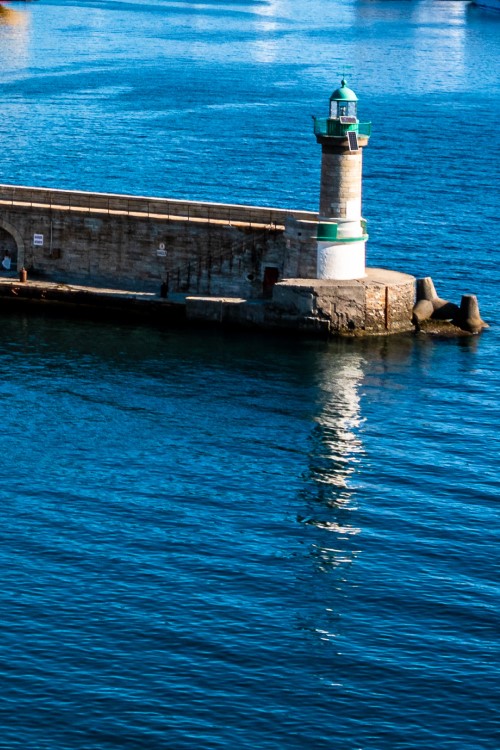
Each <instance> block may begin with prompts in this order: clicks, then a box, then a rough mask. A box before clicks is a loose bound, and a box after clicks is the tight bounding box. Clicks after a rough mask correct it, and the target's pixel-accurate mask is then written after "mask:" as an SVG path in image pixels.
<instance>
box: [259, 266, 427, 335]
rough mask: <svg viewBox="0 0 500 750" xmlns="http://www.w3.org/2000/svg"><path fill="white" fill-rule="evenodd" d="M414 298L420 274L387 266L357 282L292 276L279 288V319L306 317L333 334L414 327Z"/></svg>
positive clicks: (304, 319)
mask: <svg viewBox="0 0 500 750" xmlns="http://www.w3.org/2000/svg"><path fill="white" fill-rule="evenodd" d="M414 301H415V278H414V277H413V276H410V275H408V274H404V273H399V272H397V271H390V270H387V269H381V268H367V269H366V277H365V278H363V279H355V280H353V281H328V280H315V281H311V280H308V279H286V280H284V281H282V282H279V283H278V284H277V285H276V286H275V288H274V291H273V308H274V314H275V316H276V317H279V316H282V317H283V318H284V319H285V318H287V317H288V319H290V320H293V319H294V317H295V318H299V319H302V323H303V325H306V326H310V327H312V328H313V327H317V328H321V329H322V330H327V331H328V334H329V335H345V336H349V335H351V336H362V335H367V334H387V333H397V332H400V331H409V330H412V328H413V326H412V310H413V305H414ZM268 318H269V314H268Z"/></svg>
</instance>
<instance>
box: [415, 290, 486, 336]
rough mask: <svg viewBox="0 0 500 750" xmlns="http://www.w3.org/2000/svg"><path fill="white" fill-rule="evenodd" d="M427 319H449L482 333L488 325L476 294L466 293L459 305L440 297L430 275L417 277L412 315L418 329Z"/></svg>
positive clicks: (469, 329)
mask: <svg viewBox="0 0 500 750" xmlns="http://www.w3.org/2000/svg"><path fill="white" fill-rule="evenodd" d="M426 320H439V321H442V322H446V321H447V322H449V323H451V324H452V325H454V326H456V327H457V328H460V329H461V330H462V331H467V332H468V333H480V331H482V329H483V328H487V327H488V325H487V323H485V322H484V321H483V320H482V319H481V315H480V313H479V305H478V302H477V297H476V296H475V295H473V294H468V295H464V296H463V297H462V300H461V303H460V307H459V306H458V305H456V304H455V303H454V302H448V300H444V299H442V298H441V297H438V295H437V293H436V289H435V287H434V282H433V281H432V279H431V277H430V276H427V277H426V278H424V279H417V286H416V303H415V305H414V307H413V315H412V323H413V325H414V326H415V328H416V330H417V331H419V330H420V329H421V325H422V323H423V322H424V321H426Z"/></svg>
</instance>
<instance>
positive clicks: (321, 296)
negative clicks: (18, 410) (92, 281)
mask: <svg viewBox="0 0 500 750" xmlns="http://www.w3.org/2000/svg"><path fill="white" fill-rule="evenodd" d="M370 276H371V281H369V280H368V279H362V280H360V281H359V282H355V283H354V282H328V281H322V282H320V281H315V280H309V281H307V280H305V279H299V280H288V281H285V282H282V283H278V284H277V285H276V286H275V287H274V295H273V298H272V299H270V300H263V299H262V300H248V299H244V298H242V297H230V296H227V295H224V296H186V295H182V294H179V295H176V296H175V299H172V300H165V299H163V298H162V297H161V296H160V295H159V294H155V293H153V292H138V291H137V290H127V289H114V288H103V287H99V288H95V287H90V286H82V285H76V284H62V283H53V282H47V281H32V280H28V281H27V282H26V283H20V282H19V281H17V280H15V279H0V307H3V308H4V309H11V310H21V309H23V310H24V309H33V310H37V311H47V312H60V313H63V314H71V315H78V316H82V317H95V318H98V319H105V318H113V319H118V320H139V321H146V322H150V323H153V324H160V325H170V324H172V323H176V324H179V323H183V324H184V323H187V324H190V325H195V326H196V325H199V324H209V325H216V326H230V327H234V328H255V329H259V330H270V331H273V330H275V331H279V330H281V331H288V332H293V333H295V334H299V335H309V336H322V337H329V336H343V335H344V336H362V335H370V334H372V335H373V334H387V333H396V332H398V331H405V330H411V328H412V326H411V320H410V317H411V307H412V305H413V288H414V279H413V277H411V276H407V275H406V274H397V273H395V272H392V271H383V270H381V269H370ZM386 305H388V307H386Z"/></svg>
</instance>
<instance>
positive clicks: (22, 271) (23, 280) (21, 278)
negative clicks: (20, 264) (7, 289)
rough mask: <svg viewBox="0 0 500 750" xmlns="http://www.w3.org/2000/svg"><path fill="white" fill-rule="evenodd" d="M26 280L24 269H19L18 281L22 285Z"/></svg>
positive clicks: (26, 275)
mask: <svg viewBox="0 0 500 750" xmlns="http://www.w3.org/2000/svg"><path fill="white" fill-rule="evenodd" d="M27 280H28V272H27V270H26V269H25V268H21V270H20V271H19V281H20V282H21V283H22V284H24V283H25V282H26V281H27Z"/></svg>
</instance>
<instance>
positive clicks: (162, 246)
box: [156, 242, 167, 258]
mask: <svg viewBox="0 0 500 750" xmlns="http://www.w3.org/2000/svg"><path fill="white" fill-rule="evenodd" d="M156 256H157V257H158V258H166V257H167V250H166V248H165V243H164V242H160V244H159V245H158V249H157V251H156Z"/></svg>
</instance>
